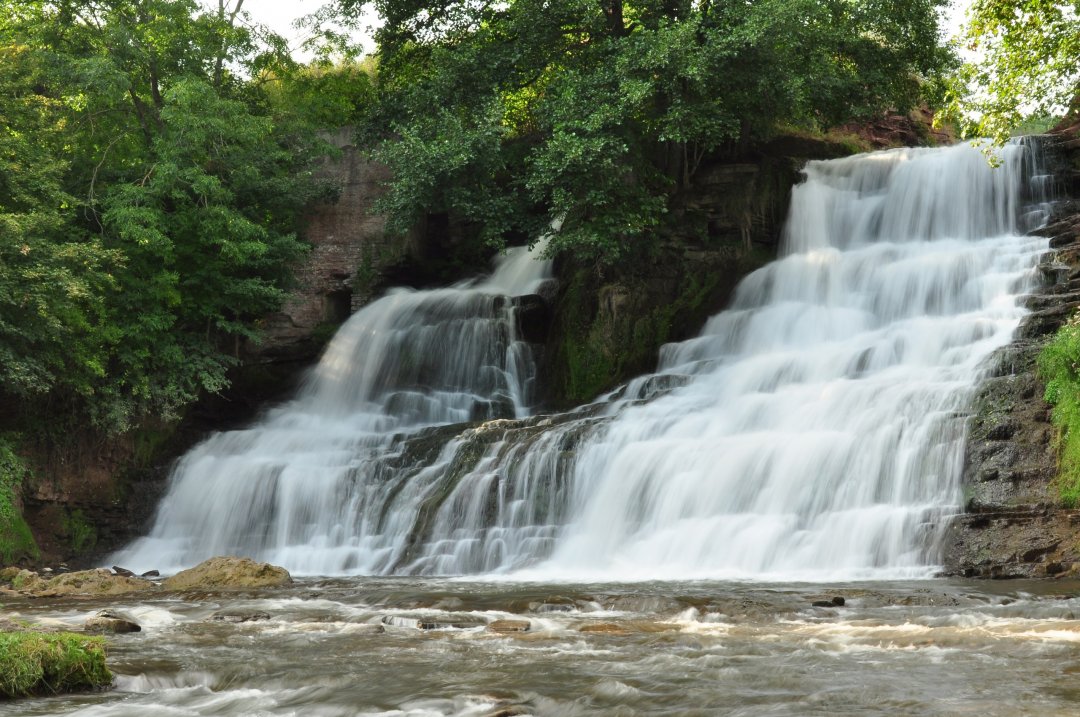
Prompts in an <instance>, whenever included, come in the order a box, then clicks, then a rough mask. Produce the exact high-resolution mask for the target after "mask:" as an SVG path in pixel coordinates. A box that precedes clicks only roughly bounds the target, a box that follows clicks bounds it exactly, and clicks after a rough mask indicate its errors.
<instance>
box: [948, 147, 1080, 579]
mask: <svg viewBox="0 0 1080 717" xmlns="http://www.w3.org/2000/svg"><path fill="white" fill-rule="evenodd" d="M1046 150H1047V153H1048V160H1049V164H1050V166H1049V167H1048V169H1049V170H1050V171H1051V172H1052V173H1053V175H1054V177H1055V178H1056V179H1057V184H1058V191H1059V196H1060V200H1059V202H1058V203H1057V204H1056V206H1055V210H1054V215H1053V217H1052V218H1051V220H1050V222H1049V223H1048V225H1047V226H1046V227H1045V228H1044V229H1042V230H1041V231H1040V233H1041V234H1044V235H1045V236H1048V237H1050V249H1051V251H1050V252H1048V253H1047V254H1046V255H1045V256H1044V257H1043V259H1042V262H1041V266H1040V271H1041V273H1042V275H1043V277H1044V283H1043V286H1042V287H1041V289H1040V290H1039V291H1038V292H1036V293H1035V294H1033V295H1032V296H1030V297H1028V299H1027V301H1028V306H1029V307H1030V308H1031V309H1032V313H1031V314H1030V315H1029V316H1028V317H1026V319H1025V320H1024V322H1023V323H1022V324H1021V326H1020V329H1019V331H1018V332H1017V336H1016V339H1015V340H1014V341H1013V343H1012V344H1010V345H1009V346H1007V347H1005V348H1004V349H1002V350H1001V351H1000V352H998V353H997V355H996V356H995V357H994V364H993V371H992V376H991V377H990V378H989V379H988V380H987V381H986V382H985V383H984V384H983V385H982V386H981V387H980V389H979V391H978V394H977V397H976V400H975V404H974V406H973V416H972V419H971V424H970V430H969V435H968V440H967V447H966V452H965V456H966V457H965V464H964V475H963V485H964V497H965V513H964V514H963V515H962V516H959V517H958V518H957V519H956V520H955V521H954V523H953V524H952V526H951V528H950V530H949V533H948V535H947V536H946V543H945V569H946V572H947V573H948V574H953V575H964V576H968V577H991V578H1010V577H1041V576H1052V575H1060V574H1076V573H1077V572H1080V511H1076V510H1063V509H1061V508H1060V507H1059V505H1060V502H1059V500H1058V498H1057V490H1056V487H1055V486H1054V478H1055V476H1056V475H1057V454H1056V450H1055V447H1054V440H1053V439H1054V430H1055V429H1054V428H1053V426H1052V425H1051V423H1050V406H1049V405H1047V403H1046V402H1045V401H1044V400H1043V393H1044V390H1045V386H1044V385H1043V383H1042V381H1041V380H1040V379H1039V377H1038V375H1037V373H1036V367H1035V360H1036V357H1037V356H1038V354H1039V352H1040V351H1041V350H1042V348H1043V347H1044V346H1045V345H1046V343H1047V341H1049V339H1050V337H1051V336H1052V335H1053V333H1054V331H1056V330H1057V329H1058V328H1060V327H1061V325H1062V324H1063V323H1064V322H1065V321H1066V320H1067V319H1068V318H1069V317H1070V316H1071V315H1072V314H1073V313H1074V312H1075V311H1076V310H1077V309H1078V308H1080V138H1078V137H1077V135H1076V133H1075V131H1073V132H1071V133H1063V134H1059V135H1057V136H1053V137H1051V138H1049V139H1048V140H1047V147H1046Z"/></svg>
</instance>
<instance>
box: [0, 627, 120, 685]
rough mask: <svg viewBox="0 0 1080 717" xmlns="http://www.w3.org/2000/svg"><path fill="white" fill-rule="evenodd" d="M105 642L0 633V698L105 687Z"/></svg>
mask: <svg viewBox="0 0 1080 717" xmlns="http://www.w3.org/2000/svg"><path fill="white" fill-rule="evenodd" d="M110 684H112V673H111V672H109V668H108V667H106V666H105V640H104V639H103V638H100V637H87V636H85V635H76V634H74V633H70V632H59V633H40V632H0V697H2V698H13V697H26V696H28V695H50V694H58V693H61V692H75V691H80V690H92V689H98V688H101V687H107V686H109V685H110Z"/></svg>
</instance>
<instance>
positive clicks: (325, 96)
mask: <svg viewBox="0 0 1080 717" xmlns="http://www.w3.org/2000/svg"><path fill="white" fill-rule="evenodd" d="M238 8H239V3H236V4H235V5H233V6H232V7H231V8H230V7H228V6H221V7H220V8H218V9H215V10H213V11H209V10H204V9H202V7H201V6H200V5H199V4H197V3H195V2H194V1H193V0H103V1H101V2H99V1H96V0H66V1H65V2H59V3H53V2H42V1H35V0H0V92H2V95H3V98H4V99H3V101H2V102H0V236H2V237H3V241H2V242H0V386H2V388H0V396H7V397H9V398H11V399H13V400H15V401H19V402H20V403H19V404H17V405H19V406H22V407H26V406H30V408H29V409H25V410H20V412H19V414H20V415H21V417H22V420H24V421H25V420H30V419H28V418H27V415H28V414H33V413H34V412H35V410H36V411H39V412H40V411H42V410H44V411H47V412H48V414H49V416H68V417H71V419H70V420H73V421H75V422H76V423H83V424H85V423H87V422H89V423H90V425H92V426H93V427H95V428H97V429H101V430H106V431H124V430H128V429H130V428H131V427H132V426H133V425H134V424H135V423H136V422H138V421H140V420H144V419H145V418H146V417H151V416H154V417H159V418H163V419H165V420H172V419H175V418H176V417H177V416H179V415H180V414H181V413H182V411H183V409H184V407H185V406H186V405H188V404H189V403H191V402H192V401H193V400H194V399H195V398H196V397H197V396H198V395H199V394H200V393H203V392H216V391H220V390H221V389H222V388H224V387H225V386H226V385H227V383H228V378H227V372H228V369H229V368H230V367H231V366H233V365H234V364H235V362H236V355H237V353H238V351H237V349H238V346H239V344H240V342H242V341H244V340H248V339H255V338H256V333H255V331H254V329H253V326H254V323H255V321H256V319H258V318H259V317H261V316H264V315H265V314H266V313H268V312H271V311H273V310H275V309H276V307H277V306H278V305H279V304H280V302H281V300H282V298H283V296H284V289H285V288H286V286H287V285H288V282H289V267H290V266H292V265H293V264H294V263H295V261H296V259H297V258H298V257H299V256H301V255H302V254H303V253H304V251H305V250H306V247H305V245H304V244H303V243H302V242H300V241H299V240H298V238H297V236H296V229H297V226H298V223H299V220H300V217H301V213H302V211H303V209H304V207H305V206H306V205H307V203H308V202H310V201H311V200H313V199H316V198H322V197H325V196H326V192H327V190H326V188H325V187H323V186H321V185H320V184H319V182H317V181H315V179H314V174H313V168H314V166H315V162H316V161H317V160H318V158H320V157H321V156H324V155H325V154H326V153H327V151H328V149H329V148H328V146H327V145H326V143H325V142H323V141H321V140H319V139H318V138H317V136H316V132H315V129H316V123H317V122H319V121H324V120H337V119H343V118H347V117H350V116H351V114H350V113H352V112H354V111H355V109H356V106H357V103H359V102H361V100H362V98H363V96H364V91H362V90H361V89H358V88H359V87H360V85H359V84H358V83H357V82H356V81H355V80H356V73H355V72H354V71H353V70H352V69H350V68H344V69H341V70H340V71H336V70H335V71H333V72H331V71H328V70H325V68H323V69H319V68H316V69H310V70H308V71H305V70H304V69H303V68H298V67H297V66H296V65H295V64H294V63H292V61H291V60H290V59H289V58H288V56H287V54H286V52H285V47H286V45H285V42H284V41H283V40H282V39H281V38H279V37H276V36H274V35H272V34H269V33H266V32H265V31H263V30H262V29H260V28H259V27H258V26H256V25H254V24H252V23H251V22H250V18H249V17H247V16H246V15H245V14H244V13H239V12H238ZM363 76H364V77H365V78H366V77H367V75H363ZM249 78H255V79H249ZM268 78H274V81H273V82H270V81H269V80H268ZM366 86H367V87H370V83H368V85H366ZM368 91H370V90H368ZM315 98H318V99H319V100H320V104H319V105H318V106H315V107H312V108H311V109H310V110H304V109H303V108H302V107H301V108H298V106H297V103H300V102H304V101H310V100H314V99H315ZM6 418H7V419H8V420H9V421H11V420H15V419H13V418H12V417H11V416H8V417H6ZM51 421H52V422H54V419H52V418H47V419H45V422H51ZM34 428H35V431H37V430H38V429H39V426H34Z"/></svg>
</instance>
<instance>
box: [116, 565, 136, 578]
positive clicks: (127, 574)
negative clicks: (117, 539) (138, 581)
mask: <svg viewBox="0 0 1080 717" xmlns="http://www.w3.org/2000/svg"><path fill="white" fill-rule="evenodd" d="M112 570H113V572H114V573H116V574H117V575H123V576H124V577H125V578H133V577H135V573H133V572H132V571H130V570H128V569H127V568H121V567H120V566H118V565H114V566H112Z"/></svg>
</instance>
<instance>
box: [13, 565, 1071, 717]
mask: <svg viewBox="0 0 1080 717" xmlns="http://www.w3.org/2000/svg"><path fill="white" fill-rule="evenodd" d="M1078 593H1080V583H1077V582H1045V581H1044V582H1030V583H1029V582H1023V583H1021V582H1001V583H994V582H980V583H974V582H962V581H961V582H956V581H946V580H925V581H910V582H858V583H840V584H829V585H810V584H787V583H775V584H761V583H757V584H755V583H731V582H656V583H637V584H625V583H624V584H591V585H581V584H552V583H547V584H537V583H517V582H485V581H472V580H470V581H463V580H446V579H423V578H407V577H379V578H335V579H319V578H303V579H299V580H298V581H297V582H296V583H295V584H294V585H293V586H291V587H288V588H281V589H273V590H265V591H259V592H254V593H241V594H227V593H218V594H196V595H186V596H184V597H179V596H175V595H173V596H169V597H164V596H162V597H155V598H151V599H142V598H131V599H130V601H125V600H123V599H119V600H112V601H109V602H107V603H106V602H97V601H93V600H89V601H87V600H72V599H66V600H48V599H43V600H35V601H26V602H18V601H16V602H9V603H7V604H6V605H5V608H6V609H7V610H9V611H11V612H13V613H16V614H17V615H18V616H21V617H24V618H27V619H33V620H36V621H43V622H47V623H50V624H54V625H66V626H70V627H77V626H79V625H81V623H82V621H83V620H84V619H85V618H86V617H87V616H89V615H90V614H92V613H93V612H94V611H96V610H97V609H99V608H100V607H103V606H109V607H112V608H113V609H121V610H124V611H127V612H128V613H129V614H130V615H131V616H133V617H134V618H135V619H136V620H137V621H139V622H140V623H142V625H143V626H144V627H143V631H142V632H141V633H134V634H129V635H118V636H115V637H112V638H110V657H109V663H110V665H111V667H112V669H113V671H114V672H115V673H116V687H115V689H113V690H111V691H107V692H100V693H93V694H82V695H66V696H59V697H51V698H43V699H32V700H23V701H17V702H13V703H10V704H6V705H4V714H5V715H8V716H9V717H22V716H29V715H80V716H82V717H91V716H94V717H180V716H188V715H191V716H195V715H200V716H202V715H205V716H208V717H209V716H210V715H221V716H225V715H236V716H240V715H243V716H245V717H255V716H267V717H269V716H270V715H274V716H277V715H282V716H284V715H295V716H296V717H301V716H302V717H357V716H360V715H365V716H366V715H380V716H383V717H391V716H394V717H398V716H402V717H404V716H406V715H407V716H409V717H436V716H442V715H457V716H460V717H465V716H469V717H479V716H481V715H485V716H488V717H492V716H494V715H500V716H509V715H536V716H538V717H544V716H552V717H554V716H560V717H562V716H565V715H619V716H627V717H629V716H630V715H680V716H682V715H702V716H704V715H740V716H744V717H749V716H751V715H752V716H755V717H758V716H765V715H769V716H779V715H790V716H792V717H805V716H807V715H830V716H832V717H837V716H839V715H860V716H867V715H888V716H889V717H895V716H897V715H905V716H915V715H942V716H944V715H950V716H952V715H978V716H979V717H989V716H991V715H1001V716H1002V717H1006V716H1007V717H1016V716H1017V715H1039V716H1040V717H1054V716H1055V715H1061V716H1064V715H1075V714H1077V713H1078V710H1080V682H1078V681H1077V674H1078V673H1080V598H1078V597H1076V596H1077V595H1078ZM836 596H842V597H844V598H845V605H844V606H843V607H814V606H813V605H812V603H813V602H815V601H828V600H831V599H832V598H833V597H836ZM226 616H228V617H230V618H231V619H233V620H238V619H240V618H241V617H245V616H246V617H255V618H258V619H254V620H249V621H246V622H230V621H228V620H224V619H221V618H222V617H226ZM505 619H513V620H521V621H527V623H528V630H527V631H526V632H515V633H505V634H502V633H496V632H493V631H491V629H490V628H489V627H487V625H488V624H489V623H492V622H493V621H495V620H505Z"/></svg>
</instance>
